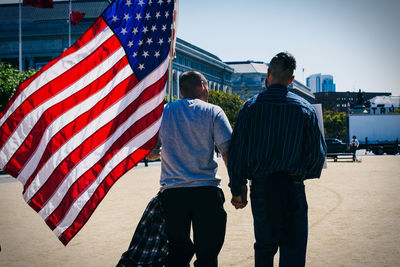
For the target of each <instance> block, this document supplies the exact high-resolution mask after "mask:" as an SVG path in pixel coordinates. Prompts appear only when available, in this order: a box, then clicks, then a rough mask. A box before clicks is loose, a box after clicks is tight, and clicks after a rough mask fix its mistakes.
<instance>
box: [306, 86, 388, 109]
mask: <svg viewBox="0 0 400 267" xmlns="http://www.w3.org/2000/svg"><path fill="white" fill-rule="evenodd" d="M314 95H315V99H316V102H317V103H319V104H322V108H323V110H336V111H339V112H349V111H350V110H351V109H353V108H354V107H355V106H357V105H359V106H362V105H364V108H366V109H367V110H368V109H369V107H370V100H371V99H372V98H374V97H376V96H390V95H391V93H389V92H387V93H385V92H382V93H380V92H361V90H360V91H358V92H349V91H348V92H323V93H315V94H314Z"/></svg>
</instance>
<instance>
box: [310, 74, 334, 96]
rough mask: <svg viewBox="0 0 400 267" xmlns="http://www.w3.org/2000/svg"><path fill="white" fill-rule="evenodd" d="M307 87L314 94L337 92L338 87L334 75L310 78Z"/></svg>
mask: <svg viewBox="0 0 400 267" xmlns="http://www.w3.org/2000/svg"><path fill="white" fill-rule="evenodd" d="M306 85H307V87H309V88H310V89H311V91H312V92H313V93H320V92H335V91H336V85H335V84H334V83H333V76H332V75H322V74H321V73H317V74H313V75H311V76H308V77H307V79H306Z"/></svg>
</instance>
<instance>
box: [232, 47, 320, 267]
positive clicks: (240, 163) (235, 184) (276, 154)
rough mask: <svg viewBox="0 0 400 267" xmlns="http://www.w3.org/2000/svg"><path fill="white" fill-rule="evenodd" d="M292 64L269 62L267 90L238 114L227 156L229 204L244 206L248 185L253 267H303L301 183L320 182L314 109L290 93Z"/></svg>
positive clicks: (278, 59)
mask: <svg viewBox="0 0 400 267" xmlns="http://www.w3.org/2000/svg"><path fill="white" fill-rule="evenodd" d="M295 68H296V60H295V58H294V57H293V56H292V55H291V54H289V53H279V54H277V55H276V56H274V57H273V58H272V60H271V62H270V64H269V68H268V72H267V80H266V87H267V89H266V90H265V91H263V92H261V93H259V94H258V95H256V96H254V97H252V98H251V99H249V100H248V101H247V102H246V103H245V104H244V105H243V106H242V108H241V110H240V112H239V115H238V119H237V123H236V125H235V128H234V130H233V133H232V140H231V144H230V147H229V152H228V172H229V177H230V183H229V186H230V188H231V192H232V201H231V202H232V204H233V205H234V206H235V207H236V208H243V207H244V206H246V196H247V194H246V192H247V185H246V184H247V180H250V181H251V184H250V199H251V209H252V213H253V219H254V234H255V244H254V250H255V257H254V259H255V266H256V267H261V266H262V267H264V266H271V267H272V266H273V261H274V255H275V254H276V252H277V250H278V248H279V251H280V260H279V266H291V267H293V266H304V265H305V259H306V248H307V236H308V218H307V216H308V215H307V213H308V206H307V201H306V195H305V190H304V183H303V181H304V180H305V179H310V178H319V177H320V175H321V170H322V167H323V164H324V160H325V155H326V144H325V141H324V138H323V136H322V134H321V131H320V128H319V126H318V120H317V115H316V112H315V110H314V108H313V106H312V105H311V104H310V103H309V102H307V101H306V100H304V99H303V98H301V97H300V96H298V95H296V94H293V93H291V92H289V90H288V86H289V85H290V84H291V83H292V81H293V79H294V76H293V71H294V70H295Z"/></svg>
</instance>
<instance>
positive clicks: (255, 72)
mask: <svg viewBox="0 0 400 267" xmlns="http://www.w3.org/2000/svg"><path fill="white" fill-rule="evenodd" d="M226 63H227V64H228V65H229V66H231V67H232V68H233V69H234V70H235V72H234V73H233V74H232V83H231V86H232V92H233V93H234V94H237V95H239V96H240V98H241V99H242V100H246V99H248V98H250V97H252V96H254V95H256V94H258V93H260V92H261V91H263V90H265V79H266V77H267V71H268V64H267V63H265V62H260V61H234V62H226ZM289 90H290V91H291V92H293V93H295V94H298V95H300V96H301V97H303V98H305V99H306V100H307V101H309V102H310V103H315V97H314V95H313V94H312V93H311V90H310V88H308V87H307V86H305V85H304V84H302V83H300V82H299V81H297V80H294V81H293V83H292V84H291V85H290V86H289Z"/></svg>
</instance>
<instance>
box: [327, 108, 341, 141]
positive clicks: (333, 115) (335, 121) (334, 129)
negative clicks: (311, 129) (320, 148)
mask: <svg viewBox="0 0 400 267" xmlns="http://www.w3.org/2000/svg"><path fill="white" fill-rule="evenodd" d="M324 129H325V137H327V138H338V139H341V140H346V139H347V134H346V113H345V112H337V111H332V110H325V111H324Z"/></svg>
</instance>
